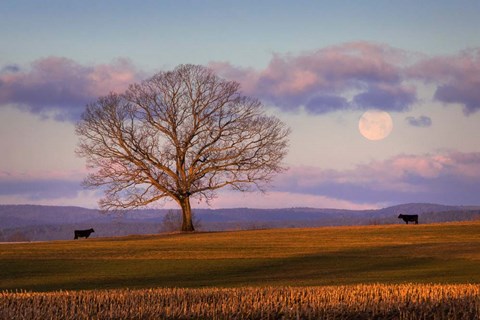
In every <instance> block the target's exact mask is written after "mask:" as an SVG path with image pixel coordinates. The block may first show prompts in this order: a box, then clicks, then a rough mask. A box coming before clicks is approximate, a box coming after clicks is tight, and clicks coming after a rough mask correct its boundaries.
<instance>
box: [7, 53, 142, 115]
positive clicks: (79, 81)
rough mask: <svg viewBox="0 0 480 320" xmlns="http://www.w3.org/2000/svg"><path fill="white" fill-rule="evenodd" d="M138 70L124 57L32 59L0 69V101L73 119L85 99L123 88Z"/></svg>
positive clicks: (91, 99) (132, 79) (37, 111)
mask: <svg viewBox="0 0 480 320" xmlns="http://www.w3.org/2000/svg"><path fill="white" fill-rule="evenodd" d="M140 77H141V72H139V71H138V70H136V68H135V67H134V66H133V65H132V64H131V63H130V62H129V61H128V60H125V59H118V60H116V61H114V62H112V63H111V64H100V65H94V66H85V65H81V64H78V63H77V62H75V61H73V60H70V59H67V58H60V57H48V58H44V59H39V60H37V61H34V62H33V63H32V64H31V66H30V68H28V69H25V70H24V69H21V68H16V69H11V68H10V69H5V70H4V71H3V72H1V73H0V105H6V104H14V105H18V106H20V107H21V108H23V109H26V110H28V111H30V112H32V113H36V114H40V115H45V114H47V113H48V112H53V113H54V114H55V116H56V117H57V119H59V120H75V119H78V117H79V115H80V114H81V113H82V112H83V110H84V108H85V105H86V104H87V103H88V102H91V101H94V100H96V98H97V97H99V96H101V95H105V94H107V93H109V92H110V91H123V90H125V89H126V88H127V87H128V85H129V84H131V83H133V82H135V81H138V80H139V79H140Z"/></svg>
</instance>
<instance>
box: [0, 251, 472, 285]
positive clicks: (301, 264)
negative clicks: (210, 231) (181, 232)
mask: <svg viewBox="0 0 480 320" xmlns="http://www.w3.org/2000/svg"><path fill="white" fill-rule="evenodd" d="M430 249H432V248H430ZM414 251H415V246H414V245H402V246H385V247H375V248H373V249H369V248H366V249H362V250H358V249H356V250H343V251H339V252H333V253H323V254H314V255H306V256H297V257H289V258H270V259H182V260H175V259H166V260H158V259H108V260H94V259H77V260H73V259H68V260H63V259H35V260H33V259H19V260H15V259H4V260H0V279H2V281H1V282H0V290H1V289H7V290H15V289H26V290H34V291H51V290H59V289H62V290H69V289H73V290H78V289H107V288H125V287H127V288H146V287H210V286H217V287H237V286H269V285H272V286H275V285H287V286H313V285H341V284H355V283H376V282H381V283H404V282H416V283H431V282H434V283H466V282H468V283H479V282H480V261H479V260H469V259H462V258H458V257H455V256H453V257H448V259H447V258H443V257H441V255H440V254H438V253H432V254H431V255H430V256H429V255H427V254H426V253H422V252H421V254H411V253H409V252H414ZM426 252H427V251H426ZM430 252H433V251H430Z"/></svg>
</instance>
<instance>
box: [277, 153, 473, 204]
mask: <svg viewBox="0 0 480 320" xmlns="http://www.w3.org/2000/svg"><path fill="white" fill-rule="evenodd" d="M275 185H276V188H277V190H279V191H284V192H294V193H299V194H313V195H318V196H326V197H331V198H335V199H340V200H348V201H352V202H356V203H385V202H387V203H406V202H435V203H447V204H455V205H461V204H463V205H465V204H477V203H478V192H477V190H480V153H460V152H448V153H439V154H425V155H398V156H395V157H392V158H390V159H387V160H384V161H373V162H371V163H368V164H362V165H358V166H357V167H356V168H354V169H352V170H345V171H338V170H322V169H318V168H312V167H310V168H307V167H297V168H295V167H294V168H291V169H290V171H289V172H288V173H286V174H285V175H283V176H281V177H279V178H278V180H277V181H276V183H275Z"/></svg>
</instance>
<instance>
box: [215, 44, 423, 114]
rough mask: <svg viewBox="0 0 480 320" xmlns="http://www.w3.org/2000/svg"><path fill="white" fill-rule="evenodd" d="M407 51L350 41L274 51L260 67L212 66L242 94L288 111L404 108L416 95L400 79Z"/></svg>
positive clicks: (402, 109)
mask: <svg viewBox="0 0 480 320" xmlns="http://www.w3.org/2000/svg"><path fill="white" fill-rule="evenodd" d="M407 56H408V55H407V54H406V53H405V52H404V51H402V50H400V49H396V48H392V47H389V46H387V45H382V44H374V43H369V42H353V43H346V44H343V45H339V46H332V47H327V48H324V49H320V50H317V51H314V52H307V53H303V54H299V55H292V54H287V55H280V54H275V55H273V57H272V60H271V61H270V63H269V64H268V66H267V67H266V68H265V69H264V70H258V71H255V70H252V69H242V68H236V67H234V66H232V65H231V64H225V63H223V64H222V63H211V64H210V67H211V68H213V69H214V70H215V71H216V72H218V73H219V74H220V75H222V76H223V77H225V78H228V79H233V80H236V81H238V82H240V84H241V85H242V88H243V89H244V91H245V92H246V93H248V94H252V95H255V96H257V97H260V98H262V99H264V100H266V101H268V102H270V103H273V104H274V105H276V106H279V107H281V108H283V109H286V110H297V109H299V108H300V107H301V106H306V107H307V110H308V111H309V112H312V113H325V112H330V111H334V110H335V109H337V108H341V109H344V108H347V107H348V108H350V109H355V108H359V109H365V108H370V107H375V108H380V109H386V110H396V111H404V110H406V109H408V108H409V106H410V105H411V104H412V103H413V102H414V101H415V100H416V91H415V89H414V88H412V87H411V86H410V87H409V86H404V84H403V80H404V79H403V66H404V64H406V63H407V60H408V59H407ZM351 92H357V93H356V94H357V96H358V97H359V98H357V99H356V100H358V101H356V100H355V99H354V100H353V101H350V102H348V101H347V100H346V99H345V96H346V95H348V94H349V93H351ZM318 102H320V103H318ZM331 103H333V105H330V104H331Z"/></svg>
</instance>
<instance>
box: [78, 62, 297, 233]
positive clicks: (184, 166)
mask: <svg viewBox="0 0 480 320" xmlns="http://www.w3.org/2000/svg"><path fill="white" fill-rule="evenodd" d="M289 132H290V130H289V128H288V127H287V126H286V125H285V124H284V123H283V122H282V121H280V120H279V119H278V118H276V117H274V116H269V115H267V114H266V113H265V110H264V107H263V105H262V104H261V103H260V102H259V101H258V100H257V99H255V98H251V97H248V96H244V95H242V94H241V93H240V91H239V84H238V83H236V82H233V81H226V80H223V79H221V78H219V77H217V76H216V75H215V74H214V73H213V72H212V71H211V70H210V69H208V68H205V67H202V66H197V65H180V66H178V67H177V68H175V69H174V70H173V71H169V72H160V73H158V74H156V75H155V76H153V77H152V78H150V79H148V80H146V81H144V82H142V83H139V84H134V85H131V86H130V87H129V89H128V90H127V91H126V92H125V93H123V94H116V93H111V94H109V95H108V96H105V97H101V98H99V99H98V100H97V101H96V102H95V103H92V104H89V105H87V108H86V111H85V112H84V114H83V115H82V119H81V121H80V122H79V123H78V124H77V126H76V133H77V135H78V136H79V139H80V142H79V145H78V148H77V154H78V155H79V156H81V157H84V158H86V161H87V166H88V167H90V168H91V169H96V171H95V172H94V173H92V174H90V175H89V176H88V177H87V178H86V179H85V181H84V184H85V185H86V186H88V187H101V188H103V189H104V192H105V197H104V198H103V199H101V200H100V201H99V205H100V207H101V208H102V209H104V210H111V209H122V208H135V207H140V206H144V205H147V204H150V203H153V202H155V201H158V200H161V199H165V198H171V199H173V200H175V201H176V202H177V203H178V204H179V206H180V207H181V209H182V213H183V223H182V231H194V227H193V224H192V215H191V206H190V199H191V198H192V197H195V198H198V199H200V200H205V201H206V202H207V203H208V201H209V200H211V199H213V198H214V197H215V191H216V190H218V189H220V188H223V187H227V186H229V187H231V188H233V189H235V190H239V191H247V190H252V189H258V190H260V191H264V190H265V189H264V188H265V187H266V186H267V185H268V184H269V182H270V181H271V179H272V177H273V176H274V175H275V174H276V173H278V172H281V171H283V170H284V169H285V168H284V167H283V166H282V164H281V162H282V160H283V158H284V157H285V155H286V153H287V142H288V141H287V140H288V135H289Z"/></svg>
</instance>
